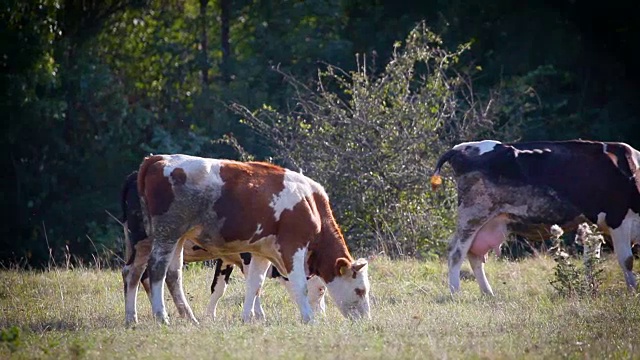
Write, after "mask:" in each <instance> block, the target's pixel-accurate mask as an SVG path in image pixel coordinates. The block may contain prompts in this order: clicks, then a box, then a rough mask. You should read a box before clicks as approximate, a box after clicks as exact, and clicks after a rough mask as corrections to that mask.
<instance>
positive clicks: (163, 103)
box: [0, 0, 640, 265]
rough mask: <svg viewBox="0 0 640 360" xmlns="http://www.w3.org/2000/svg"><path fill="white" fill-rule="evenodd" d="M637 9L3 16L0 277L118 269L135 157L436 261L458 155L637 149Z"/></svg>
mask: <svg viewBox="0 0 640 360" xmlns="http://www.w3.org/2000/svg"><path fill="white" fill-rule="evenodd" d="M634 10H635V8H634V7H633V5H632V4H631V3H629V4H626V3H622V2H615V1H613V2H607V3H606V4H598V5H597V6H596V4H591V3H583V2H576V1H560V2H555V3H554V5H550V4H548V3H547V2H544V1H539V0H538V1H535V0H534V1H528V2H512V1H494V2H486V1H476V0H472V1H465V2H462V1H446V2H442V1H424V2H418V3H416V2H414V1H398V0H396V1H387V0H377V1H362V0H309V1H301V0H282V1H272V0H256V1H247V0H237V1H232V0H107V1H89V0H84V1H78V0H58V1H56V0H27V1H18V0H7V1H5V3H4V4H3V5H2V6H0V53H1V54H0V89H1V91H2V96H1V97H0V99H1V100H0V113H1V114H3V116H4V120H3V121H2V126H3V132H2V135H1V136H2V137H3V139H2V142H0V147H2V149H1V151H2V154H3V156H2V164H3V165H4V168H5V169H7V170H6V173H7V174H6V175H5V176H3V177H2V178H3V180H2V201H3V203H4V204H5V208H6V211H5V214H6V215H5V221H4V223H5V224H6V225H5V226H3V233H2V234H1V235H2V244H1V245H2V246H0V260H2V261H3V262H4V263H5V264H8V263H10V262H24V263H29V264H31V265H40V264H42V263H44V262H46V261H49V259H50V258H51V256H53V258H60V257H64V256H65V254H67V256H69V254H71V256H74V257H77V258H78V259H83V260H85V261H92V259H95V257H96V256H97V257H102V258H105V257H108V258H111V259H113V260H114V261H117V256H118V254H120V253H121V244H120V243H119V238H121V236H122V235H121V232H122V230H121V227H120V226H119V225H118V223H117V221H116V220H115V219H113V218H111V217H110V216H109V215H108V213H110V214H113V215H115V216H116V217H117V216H119V214H120V210H119V191H120V186H121V184H122V181H123V180H124V178H125V176H126V175H127V174H128V173H129V172H131V171H132V170H134V169H136V167H137V166H138V164H139V163H140V160H141V159H142V157H143V156H145V155H146V154H148V153H164V152H183V153H189V154H194V155H202V156H209V157H228V158H255V159H260V160H263V159H267V160H270V161H274V162H278V163H280V164H282V165H285V166H288V167H290V168H294V169H296V170H302V171H304V172H305V174H309V175H311V176H313V177H315V178H317V179H318V180H321V181H322V182H323V184H325V186H326V187H327V190H328V192H329V194H330V195H331V196H332V198H333V202H334V203H335V204H334V207H335V208H336V212H337V216H338V219H339V221H340V222H341V223H342V224H344V227H345V232H346V233H347V235H348V236H349V239H350V243H351V245H352V246H354V247H356V248H358V249H362V250H377V251H380V250H384V251H386V252H387V253H390V254H392V255H414V256H428V255H438V254H439V252H440V251H441V246H442V241H443V240H445V239H446V236H448V232H449V231H451V230H452V229H451V214H452V213H453V211H454V203H455V201H452V199H453V196H454V194H453V193H452V192H451V191H450V190H451V188H449V192H447V193H445V194H430V193H429V192H428V189H427V187H426V183H427V175H428V173H429V172H430V171H431V166H433V160H434V158H435V157H436V156H437V154H438V152H439V151H442V150H443V149H444V148H446V147H448V146H450V145H451V144H453V143H455V142H457V141H461V140H469V139H470V138H478V137H489V136H490V137H494V138H498V139H500V140H517V139H524V140H528V139H566V138H578V137H581V138H590V139H606V140H618V141H625V142H628V143H630V144H631V145H634V146H636V147H640V122H638V121H637V120H638V107H639V106H640V105H638V102H637V99H638V98H639V95H640V90H639V89H640V87H639V86H640V70H638V68H637V66H636V63H637V56H636V55H637V50H636V47H637V44H638V43H640V36H639V31H638V25H637V23H636V22H634V21H633V20H632V18H631V17H632V16H634V15H633V14H635V12H634ZM421 179H422V180H423V181H422V182H421ZM107 212H108V213H107ZM50 252H51V253H50Z"/></svg>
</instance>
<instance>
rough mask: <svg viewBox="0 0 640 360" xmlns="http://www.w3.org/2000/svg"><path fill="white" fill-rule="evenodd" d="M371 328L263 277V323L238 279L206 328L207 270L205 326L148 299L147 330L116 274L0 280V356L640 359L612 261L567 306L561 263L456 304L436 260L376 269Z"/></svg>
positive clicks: (196, 274)
mask: <svg viewBox="0 0 640 360" xmlns="http://www.w3.org/2000/svg"><path fill="white" fill-rule="evenodd" d="M370 266H371V269H370V274H371V283H372V303H373V304H372V306H373V320H371V321H356V322H351V321H348V320H345V319H343V318H342V316H341V315H340V314H339V313H338V311H337V310H336V308H335V306H333V304H331V303H330V302H329V303H328V306H327V315H326V316H325V318H322V319H319V321H318V322H317V323H316V324H314V325H304V324H301V323H300V320H299V312H298V311H297V309H296V307H295V306H294V304H293V302H292V301H291V300H290V299H289V298H287V294H286V291H285V290H284V289H283V288H282V286H281V285H279V284H278V283H277V282H274V281H271V280H267V282H266V284H265V289H264V292H263V303H264V307H265V311H266V312H267V317H268V319H267V321H266V322H265V323H257V324H248V325H247V324H243V323H242V322H241V320H240V315H241V304H242V298H243V293H244V288H243V285H244V282H243V281H242V279H241V275H239V274H234V276H233V277H232V283H231V285H230V286H229V289H228V291H227V294H226V295H225V297H223V299H222V300H221V303H220V305H219V311H218V319H217V320H216V321H215V322H213V321H208V320H204V319H202V314H203V313H204V310H205V306H206V304H207V300H208V288H209V285H210V280H211V277H212V274H211V271H210V269H207V268H204V267H191V268H189V269H187V270H186V271H185V288H186V291H187V294H188V298H189V300H190V302H191V305H192V307H193V309H194V311H195V313H196V316H198V317H199V318H200V319H202V320H203V321H202V322H201V324H200V325H198V326H195V325H192V324H190V323H188V322H187V321H186V320H181V319H178V318H177V313H176V311H175V308H174V307H173V305H171V302H170V301H169V299H167V300H168V301H169V302H168V304H169V305H168V307H169V310H170V316H171V320H172V323H171V325H169V326H160V325H156V324H155V323H154V321H153V319H152V317H151V310H150V306H149V301H148V299H147V298H146V295H145V294H144V292H143V291H140V293H139V297H138V311H139V316H140V324H139V325H138V326H137V327H136V328H135V329H125V327H124V300H123V294H122V280H121V279H122V278H121V276H120V273H119V272H118V271H112V270H98V269H94V268H83V267H76V268H74V269H70V270H53V269H51V270H50V271H45V272H36V271H24V270H18V269H15V270H3V271H0V329H1V330H0V331H1V333H0V358H3V359H5V358H16V359H34V358H56V359H58V358H65V359H66V358H92V359H94V358H108V359H113V358H127V359H130V358H133V359H135V358H140V359H149V358H154V359H165V358H167V359H168V358H174V357H178V358H185V359H186V358H190V359H210V358H239V359H263V358H265V359H269V358H286V359H302V358H305V359H354V358H357V359H360V358H375V359H378V358H384V359H388V358H394V359H395V358H421V359H424V358H490V359H500V358H545V359H547V358H559V357H572V358H576V357H580V358H583V357H587V358H605V357H612V358H638V357H640V350H639V349H637V347H638V346H639V345H638V344H640V341H639V340H640V333H639V332H638V331H637V329H638V326H637V325H638V324H639V323H640V305H639V304H638V297H637V296H635V295H633V294H629V293H628V292H627V291H626V289H625V284H624V281H623V280H622V275H621V274H620V270H619V268H618V265H617V264H616V262H615V260H614V259H613V258H607V259H606V260H605V261H604V262H603V269H604V272H603V283H602V285H601V288H600V291H599V294H598V296H596V297H587V298H563V297H561V296H559V295H557V293H556V291H554V289H553V288H552V286H551V285H550V283H549V280H550V279H551V278H552V276H553V268H554V262H553V260H552V259H551V258H546V257H541V258H537V259H528V260H524V261H521V262H507V261H499V260H495V259H491V260H490V261H489V262H488V263H487V272H488V276H489V279H490V281H491V282H492V285H493V286H494V290H495V292H496V294H497V295H496V296H495V297H493V298H489V297H484V296H481V295H480V292H479V289H478V286H477V284H476V283H475V281H464V282H463V284H462V291H461V293H460V294H459V296H456V297H455V298H452V297H451V296H450V295H449V294H448V290H447V289H448V288H447V285H446V265H445V264H443V263H441V262H438V261H427V262H421V261H415V260H405V261H400V260H394V261H392V260H388V259H386V258H377V259H375V260H372V262H371V265H370Z"/></svg>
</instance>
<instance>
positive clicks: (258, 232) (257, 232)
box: [253, 223, 262, 235]
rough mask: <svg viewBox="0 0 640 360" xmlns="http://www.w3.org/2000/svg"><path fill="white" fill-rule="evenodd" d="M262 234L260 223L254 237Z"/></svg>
mask: <svg viewBox="0 0 640 360" xmlns="http://www.w3.org/2000/svg"><path fill="white" fill-rule="evenodd" d="M261 233H262V224H260V223H258V226H257V227H256V231H255V232H254V233H253V234H254V235H260V234H261Z"/></svg>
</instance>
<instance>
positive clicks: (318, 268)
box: [308, 193, 353, 283]
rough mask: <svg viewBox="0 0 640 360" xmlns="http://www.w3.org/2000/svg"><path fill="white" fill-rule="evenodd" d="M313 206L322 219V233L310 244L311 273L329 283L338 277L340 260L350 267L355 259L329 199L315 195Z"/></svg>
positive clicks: (309, 262) (309, 261) (309, 263)
mask: <svg viewBox="0 0 640 360" xmlns="http://www.w3.org/2000/svg"><path fill="white" fill-rule="evenodd" d="M313 204H314V205H315V209H316V211H317V214H318V215H317V216H318V219H320V222H321V224H320V233H319V234H317V235H316V237H315V239H314V240H313V241H311V244H309V250H310V251H311V255H310V256H309V260H308V265H309V272H310V273H311V274H316V275H319V276H320V277H322V279H323V280H324V281H325V282H326V283H329V282H331V281H333V279H334V278H335V277H336V276H337V275H338V272H337V271H336V268H337V267H336V265H337V262H338V261H339V259H346V260H347V262H348V264H349V266H350V265H351V264H353V258H352V257H351V254H350V253H349V249H347V244H346V243H345V241H344V237H343V235H342V232H341V231H340V227H339V226H338V224H337V223H336V220H335V218H334V217H333V212H332V211H331V206H330V205H329V199H327V197H326V196H323V195H322V194H318V193H315V194H313Z"/></svg>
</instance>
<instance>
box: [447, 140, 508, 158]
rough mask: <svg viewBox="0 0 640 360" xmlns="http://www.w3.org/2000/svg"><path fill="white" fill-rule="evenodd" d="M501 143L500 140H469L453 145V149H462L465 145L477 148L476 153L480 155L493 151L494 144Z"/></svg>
mask: <svg viewBox="0 0 640 360" xmlns="http://www.w3.org/2000/svg"><path fill="white" fill-rule="evenodd" d="M500 144H502V143H501V142H500V141H496V140H482V141H470V142H463V143H460V144H458V145H456V146H454V147H453V149H454V150H462V149H464V148H466V147H469V146H470V147H475V148H477V149H478V150H479V153H478V155H482V154H484V153H486V152H489V151H493V149H494V148H495V147H496V145H500Z"/></svg>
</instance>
